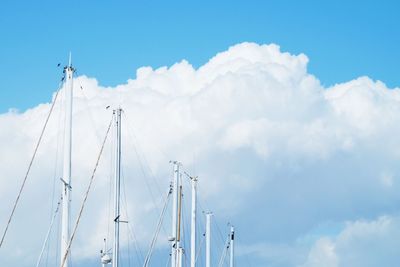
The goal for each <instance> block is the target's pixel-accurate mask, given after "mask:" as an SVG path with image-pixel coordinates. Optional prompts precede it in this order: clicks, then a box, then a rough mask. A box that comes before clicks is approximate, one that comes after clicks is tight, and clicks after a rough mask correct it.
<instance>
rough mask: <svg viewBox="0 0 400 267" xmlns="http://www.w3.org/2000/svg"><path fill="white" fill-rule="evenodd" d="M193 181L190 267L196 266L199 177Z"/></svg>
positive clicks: (192, 178) (193, 178)
mask: <svg viewBox="0 0 400 267" xmlns="http://www.w3.org/2000/svg"><path fill="white" fill-rule="evenodd" d="M190 178H191V180H192V223H191V226H190V267H195V266H196V205H197V203H196V200H197V177H190Z"/></svg>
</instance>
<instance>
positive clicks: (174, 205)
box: [169, 161, 180, 267]
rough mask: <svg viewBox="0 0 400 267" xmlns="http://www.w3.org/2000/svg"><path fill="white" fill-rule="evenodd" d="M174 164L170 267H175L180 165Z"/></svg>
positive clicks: (175, 162)
mask: <svg viewBox="0 0 400 267" xmlns="http://www.w3.org/2000/svg"><path fill="white" fill-rule="evenodd" d="M172 163H173V164H174V179H173V184H172V193H173V195H172V197H173V199H172V236H171V237H170V239H169V240H170V241H171V267H176V258H177V217H178V212H177V210H178V188H179V166H180V163H179V162H177V161H174V162H172Z"/></svg>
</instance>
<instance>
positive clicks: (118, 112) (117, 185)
mask: <svg viewBox="0 0 400 267" xmlns="http://www.w3.org/2000/svg"><path fill="white" fill-rule="evenodd" d="M114 116H115V134H116V138H117V140H116V150H115V174H114V175H115V184H114V246H113V260H112V266H113V267H118V265H119V222H120V218H119V217H120V215H121V214H120V185H121V109H120V108H118V109H117V110H114Z"/></svg>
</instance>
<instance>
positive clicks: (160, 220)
mask: <svg viewBox="0 0 400 267" xmlns="http://www.w3.org/2000/svg"><path fill="white" fill-rule="evenodd" d="M171 193H172V188H170V189H169V190H168V195H167V197H166V198H165V202H164V207H163V209H162V212H161V214H160V218H159V221H158V224H157V228H156V232H155V233H154V236H153V239H152V240H151V244H150V248H149V251H148V253H147V255H146V259H145V261H144V263H143V267H147V266H149V263H150V258H151V255H152V253H153V250H154V246H155V244H156V242H157V238H158V234H159V233H160V229H161V225H162V223H163V219H164V214H165V210H166V209H167V206H168V200H169V197H170V195H171Z"/></svg>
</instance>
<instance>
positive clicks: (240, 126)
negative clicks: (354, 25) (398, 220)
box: [0, 43, 400, 267]
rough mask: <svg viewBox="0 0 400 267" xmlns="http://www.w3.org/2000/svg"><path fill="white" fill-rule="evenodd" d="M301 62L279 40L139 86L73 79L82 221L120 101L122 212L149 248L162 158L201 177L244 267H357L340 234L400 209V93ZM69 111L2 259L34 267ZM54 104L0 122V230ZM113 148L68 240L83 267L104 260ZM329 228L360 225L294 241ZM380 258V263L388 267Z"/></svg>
mask: <svg viewBox="0 0 400 267" xmlns="http://www.w3.org/2000/svg"><path fill="white" fill-rule="evenodd" d="M307 64H308V58H307V56H306V55H303V54H300V55H292V54H289V53H287V52H282V51H280V48H279V46H277V45H274V44H271V45H258V44H254V43H242V44H238V45H235V46H232V47H230V48H229V49H228V50H227V51H224V52H221V53H219V54H217V55H216V56H214V57H213V58H211V59H210V60H209V62H207V63H206V64H204V65H203V66H201V67H200V68H198V69H195V68H193V66H191V65H190V63H189V62H187V61H185V60H183V61H181V62H178V63H176V64H174V65H172V66H170V67H161V68H158V69H153V68H151V67H142V68H139V69H138V70H137V72H136V78H134V79H129V80H128V81H127V83H126V84H121V85H118V86H116V87H114V88H106V87H103V86H101V85H99V83H98V82H97V80H96V79H95V78H91V77H87V76H84V75H83V76H79V77H77V78H75V81H74V83H75V88H74V90H75V91H74V94H75V97H74V98H75V99H74V115H73V116H74V125H73V127H74V128H73V138H74V141H73V196H74V199H73V212H74V215H75V214H76V210H77V207H78V205H79V203H80V201H81V198H82V194H83V191H84V189H85V186H86V185H87V182H88V178H89V175H90V172H91V169H92V168H93V165H94V162H95V160H96V157H97V151H98V149H99V145H100V142H101V139H102V138H103V136H104V133H105V129H106V126H107V124H108V122H109V119H110V118H111V114H110V110H107V109H105V107H106V106H108V105H110V106H111V107H112V108H115V107H118V106H121V107H122V108H123V109H124V116H123V125H124V126H125V127H124V130H123V138H124V157H123V166H124V181H125V183H126V184H125V187H126V190H127V193H126V198H127V202H128V203H129V207H128V208H127V211H128V212H127V213H128V215H129V220H130V222H131V224H132V225H133V229H134V231H135V235H136V239H137V240H138V244H139V246H141V247H142V249H143V250H145V248H146V246H147V244H148V240H149V239H150V237H151V235H152V231H153V229H154V227H155V224H156V220H157V216H158V212H159V206H160V205H161V199H162V195H163V194H164V193H165V192H164V191H166V190H167V188H168V185H169V180H170V178H169V176H170V173H171V166H170V165H169V164H168V161H169V160H171V159H177V160H180V161H181V162H182V163H183V164H184V168H185V169H186V170H188V171H190V172H192V173H194V174H196V175H199V177H200V178H199V179H200V181H199V190H200V195H201V198H202V199H203V200H202V201H204V203H203V204H206V205H205V206H207V207H204V208H207V209H213V211H214V212H215V214H216V217H217V218H220V221H221V222H223V223H225V222H227V221H230V222H234V224H235V225H236V227H237V229H238V235H237V236H238V243H239V244H240V246H242V248H243V249H244V250H243V251H244V252H243V253H242V254H241V255H239V256H238V257H239V258H238V262H239V263H241V265H243V266H245V265H246V262H247V260H246V258H247V257H251V259H252V260H251V261H252V264H253V266H281V267H285V266H307V267H310V266H362V265H351V264H350V263H349V264H350V265H344V264H345V263H343V262H344V261H343V259H344V256H343V253H344V251H346V250H349V251H350V248H348V247H346V246H345V245H344V244H345V243H346V242H347V241H346V242H344V241H341V240H344V238H345V233H346V231H347V230H348V229H353V230H354V231H355V228H357V227H361V226H360V224H362V222H363V221H359V220H360V219H362V218H364V219H365V220H375V218H379V219H377V223H378V224H379V225H381V224H383V225H384V224H385V223H384V222H381V221H382V220H383V221H384V220H388V219H387V218H391V217H380V216H382V215H386V216H392V214H393V213H395V212H396V210H397V209H396V203H397V202H396V201H398V199H399V197H400V195H399V193H397V192H400V191H399V190H398V189H399V188H398V182H397V180H398V172H399V168H398V164H397V161H398V159H399V157H400V154H399V152H398V151H400V139H399V138H398V137H397V136H398V135H399V132H400V127H399V125H400V124H399V122H400V93H399V92H400V91H399V89H398V88H387V87H386V85H385V84H384V83H383V82H380V81H374V80H372V79H371V78H368V77H360V78H357V79H355V80H352V81H349V82H346V83H342V84H336V85H333V86H331V87H329V88H324V87H323V86H322V85H321V84H320V82H319V80H318V79H317V78H316V77H315V76H314V75H312V74H310V73H309V72H308V71H307ZM81 88H83V89H81ZM62 106H63V104H62V99H60V101H59V102H57V104H56V108H55V111H54V114H53V116H52V119H51V121H50V125H49V128H48V129H47V131H46V135H45V139H44V142H43V145H42V146H41V148H40V150H39V155H38V158H37V161H36V162H35V165H34V168H33V170H32V175H31V177H30V180H29V182H28V184H27V187H26V190H25V192H24V195H23V198H22V199H21V204H20V206H19V209H18V211H17V213H16V217H15V220H14V223H13V225H12V227H11V229H10V233H9V234H8V236H7V240H6V241H7V242H6V245H5V246H4V248H2V249H1V250H2V251H0V253H2V254H3V253H5V254H6V255H7V257H6V258H7V260H6V263H7V264H13V265H18V266H30V265H31V262H32V261H33V259H34V258H35V257H36V255H38V253H39V250H40V247H41V242H42V238H43V237H44V235H45V232H46V229H47V224H48V221H49V220H48V218H49V217H50V210H51V209H52V208H53V209H54V199H56V197H54V196H53V195H56V196H57V195H58V192H59V188H60V182H59V177H60V175H61V174H60V173H61V166H60V163H61V160H60V159H61V157H62V153H61V150H62V131H60V130H59V129H60V126H61V125H62V121H63V115H62V114H63V113H62ZM49 108H50V104H48V103H47V104H40V105H38V106H36V107H33V108H32V109H30V110H27V111H25V112H22V113H20V112H18V111H14V110H11V111H9V112H8V113H5V114H1V115H0V127H1V128H2V129H3V130H2V131H1V132H0V137H1V139H0V140H3V143H2V149H1V151H0V159H1V162H2V164H1V166H0V173H1V174H2V178H1V180H0V201H1V203H3V205H1V208H0V225H5V222H6V217H7V215H8V213H9V211H10V208H11V205H12V201H13V199H14V197H15V194H16V192H17V189H18V186H19V182H20V179H21V177H22V175H23V173H24V171H25V167H26V165H27V163H28V160H29V157H30V155H31V153H32V149H33V146H34V143H35V140H36V139H37V137H38V134H39V132H40V129H41V127H42V123H43V121H44V118H45V116H46V114H47V112H48V110H49ZM111 150H112V144H111V143H108V145H107V148H106V151H105V155H104V157H103V159H102V162H101V166H100V169H99V173H98V178H97V180H96V183H95V188H94V190H93V192H92V193H91V195H90V200H89V203H88V207H87V209H86V213H85V216H84V218H83V221H82V225H81V226H80V228H79V232H78V238H77V242H76V243H75V244H74V248H75V250H74V251H75V252H74V254H73V256H74V258H75V259H76V263H77V265H78V264H79V263H80V262H82V261H83V260H87V259H91V258H95V257H97V254H96V253H98V250H99V249H100V248H101V246H102V243H101V241H102V238H103V236H104V235H105V234H104V232H107V229H108V223H109V221H107V215H108V210H109V208H108V206H109V204H108V196H109V191H110V185H109V179H110V164H111V163H110V162H111V156H110V154H111ZM53 188H55V189H53ZM164 189H165V190H164ZM187 195H189V194H188V193H187ZM124 215H125V216H127V214H126V212H125V213H124ZM385 218H386V219H385ZM326 222H336V223H341V222H353V223H350V224H349V225H347V226H346V229H345V230H343V232H342V233H341V234H340V235H339V236H338V237H335V238H333V237H330V236H328V237H326V236H325V235H324V233H319V235H318V237H317V238H316V241H315V242H311V243H310V242H308V243H301V242H300V243H301V244H300V243H299V240H301V239H302V238H303V237H304V236H307V233H310V232H312V231H314V230H315V229H318V227H319V226H320V225H321V224H324V223H326ZM365 224H367V225H370V224H369V223H365ZM389 224H390V223H389ZM33 227H34V228H35V230H34V231H32V228H33ZM382 227H383V226H382ZM367 228H368V227H367ZM166 229H169V227H167V228H166ZM353 230H351V231H352V232H353ZM349 231H350V230H349ZM387 231H388V233H389V232H392V231H395V229H394V227H388V228H387ZM370 234H371V235H373V233H371V232H368V231H367V232H366V233H365V235H364V236H365V238H367V237H368V235H370ZM162 235H163V238H164V239H166V236H167V235H168V231H163V232H162ZM55 236H56V235H54V237H53V239H54V240H53V241H52V242H53V243H52V244H53V246H54V247H56V237H55ZM27 237H29V238H27ZM385 237H388V238H389V237H390V234H388V235H386V236H385ZM346 238H347V239H346V240H350V236H349V234H347V237H346ZM354 240H356V239H354ZM382 240H383V239H382ZM348 242H350V241H348ZM351 242H356V241H353V239H351ZM164 243H165V244H166V242H164ZM382 246H383V244H382ZM360 251H368V250H367V246H366V247H364V248H360ZM285 254H286V255H288V256H287V260H280V259H281V258H282V257H284V256H285ZM21 255H26V257H24V260H22V261H23V262H21ZM167 255H168V252H166V253H165V255H164V257H166V256H167ZM360 255H361V254H360ZM380 255H381V256H380ZM380 255H378V254H377V256H376V259H377V261H376V262H379V259H381V260H382V262H385V263H387V264H384V265H385V266H394V265H393V264H392V263H391V262H387V261H386V260H385V258H384V256H385V254H384V253H383V254H380ZM53 256H54V255H53ZM160 257H161V256H160ZM53 258H54V257H53ZM324 260H326V261H325V262H324ZM215 261H217V259H215ZM349 262H351V261H349ZM17 263H18V264H17ZM342 263H343V264H342ZM323 264H325V265H323ZM346 264H347V263H346ZM364 266H380V265H379V264H378V265H364Z"/></svg>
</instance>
